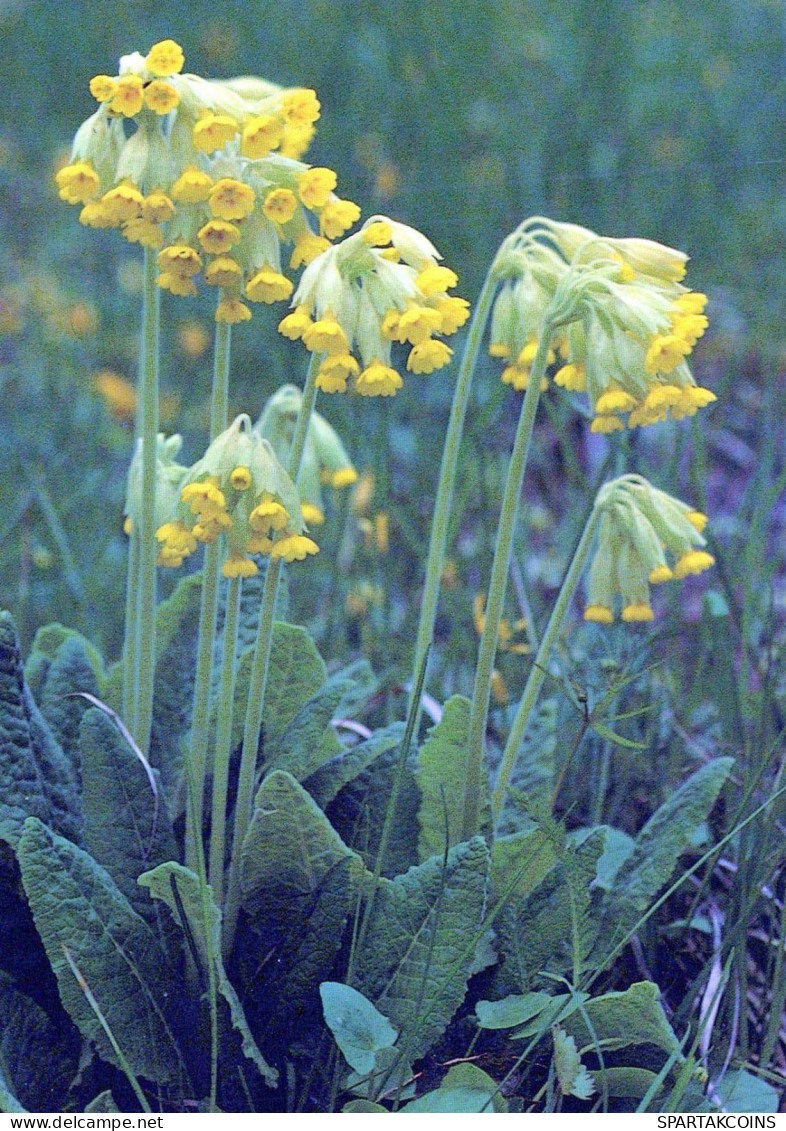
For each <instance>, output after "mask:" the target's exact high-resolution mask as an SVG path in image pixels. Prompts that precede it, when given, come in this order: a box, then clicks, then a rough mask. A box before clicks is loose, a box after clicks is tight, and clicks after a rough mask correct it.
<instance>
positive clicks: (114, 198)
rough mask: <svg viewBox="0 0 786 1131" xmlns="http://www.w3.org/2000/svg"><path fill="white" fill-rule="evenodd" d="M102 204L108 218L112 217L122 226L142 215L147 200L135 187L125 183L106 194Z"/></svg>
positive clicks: (102, 198)
mask: <svg viewBox="0 0 786 1131" xmlns="http://www.w3.org/2000/svg"><path fill="white" fill-rule="evenodd" d="M101 202H102V204H103V206H104V210H105V212H106V214H107V216H111V217H112V219H113V220H114V221H115V223H116V224H122V223H123V222H124V221H125V220H136V219H137V217H139V216H141V215H142V209H143V208H144V204H145V198H144V197H143V196H142V193H141V192H140V191H139V189H138V188H137V187H136V186H135V185H132V184H128V183H124V184H120V185H115V187H114V188H111V189H110V190H109V192H105V193H104V195H103V196H102V197H101Z"/></svg>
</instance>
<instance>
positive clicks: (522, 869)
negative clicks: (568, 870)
mask: <svg viewBox="0 0 786 1131" xmlns="http://www.w3.org/2000/svg"><path fill="white" fill-rule="evenodd" d="M556 863H557V854H556V852H555V850H554V845H553V844H552V842H551V840H549V838H548V837H547V836H546V834H545V832H543V830H542V829H539V828H538V827H537V826H535V825H533V826H532V828H530V829H526V830H522V831H521V832H518V833H513V835H512V836H502V837H497V839H496V840H495V841H494V843H493V845H492V846H491V877H492V880H493V881H494V890H495V892H496V894H497V897H498V898H502V897H503V896H504V897H505V898H507V899H512V900H516V899H518V900H521V899H523V898H524V897H525V896H528V895H529V894H530V893H531V892H533V891H534V890H535V888H536V887H537V886H538V885H539V884H541V883H542V882H543V880H544V879H545V877H546V876H547V875H548V873H549V872H550V871H551V869H552V868H553V867H554V866H555V865H556Z"/></svg>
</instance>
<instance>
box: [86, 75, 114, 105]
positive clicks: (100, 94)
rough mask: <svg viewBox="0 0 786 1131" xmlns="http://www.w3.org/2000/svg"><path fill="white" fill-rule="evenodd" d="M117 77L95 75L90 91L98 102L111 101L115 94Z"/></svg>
mask: <svg viewBox="0 0 786 1131" xmlns="http://www.w3.org/2000/svg"><path fill="white" fill-rule="evenodd" d="M116 86H117V79H113V78H111V77H110V76H109V75H93V77H92V78H91V80H90V93H91V94H92V96H93V98H95V100H96V102H111V100H112V99H113V98H114V96H115V87H116Z"/></svg>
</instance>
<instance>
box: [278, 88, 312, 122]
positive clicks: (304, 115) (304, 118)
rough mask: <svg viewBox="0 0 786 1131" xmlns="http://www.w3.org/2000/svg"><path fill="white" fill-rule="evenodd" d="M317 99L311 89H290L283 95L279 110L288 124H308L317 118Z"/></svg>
mask: <svg viewBox="0 0 786 1131" xmlns="http://www.w3.org/2000/svg"><path fill="white" fill-rule="evenodd" d="M320 109H321V106H320V103H319V99H318V98H317V96H316V93H315V92H314V91H313V90H291V91H289V93H288V94H286V95H284V99H283V101H282V104H281V111H282V113H283V115H284V121H285V122H286V123H287V125H290V126H310V125H312V124H313V123H314V122H316V121H317V119H318V118H319V111H320Z"/></svg>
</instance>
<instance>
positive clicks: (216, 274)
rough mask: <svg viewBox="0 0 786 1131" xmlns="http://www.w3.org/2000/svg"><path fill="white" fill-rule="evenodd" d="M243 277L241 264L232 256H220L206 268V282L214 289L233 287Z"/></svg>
mask: <svg viewBox="0 0 786 1131" xmlns="http://www.w3.org/2000/svg"><path fill="white" fill-rule="evenodd" d="M242 275H243V270H242V268H241V266H240V264H239V263H238V261H237V260H236V259H233V258H232V256H231V255H218V256H216V258H215V259H213V260H211V261H210V263H208V265H207V267H206V268H205V282H206V283H207V284H208V285H209V286H212V287H231V286H232V285H233V284H234V283H237V282H238V280H239V279H240V278H242Z"/></svg>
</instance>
